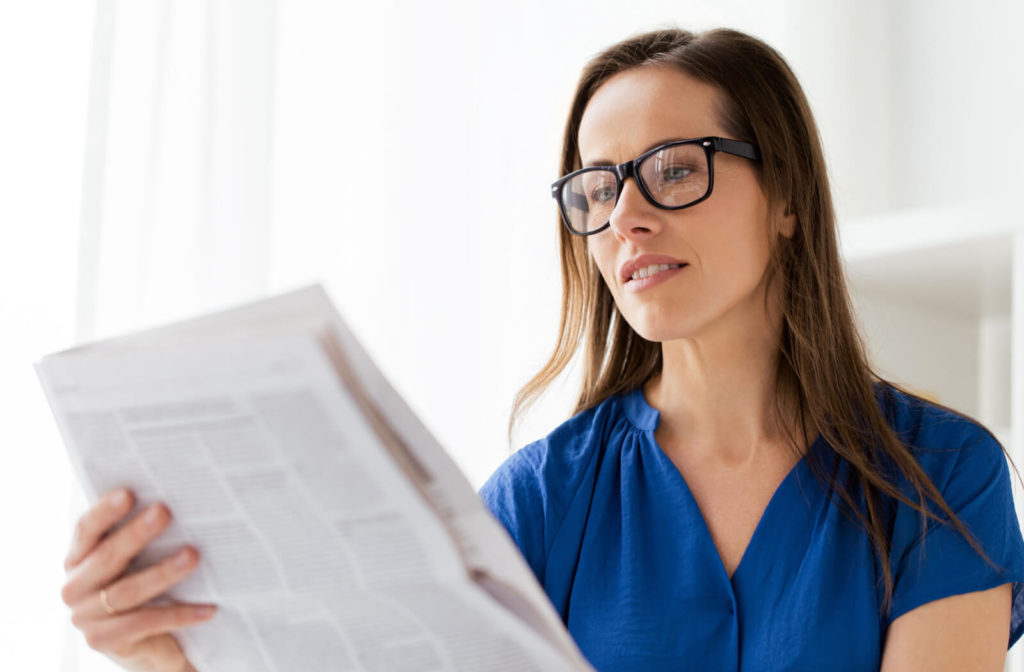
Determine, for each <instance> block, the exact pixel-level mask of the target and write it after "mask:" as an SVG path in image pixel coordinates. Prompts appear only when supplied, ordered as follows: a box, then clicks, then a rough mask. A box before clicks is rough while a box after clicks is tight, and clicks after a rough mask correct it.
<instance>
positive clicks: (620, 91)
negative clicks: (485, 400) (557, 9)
mask: <svg viewBox="0 0 1024 672" xmlns="http://www.w3.org/2000/svg"><path fill="white" fill-rule="evenodd" d="M561 170H562V175H563V177H562V178H561V179H559V180H558V181H556V182H555V183H554V185H552V194H553V196H554V197H555V199H556V201H557V202H558V206H559V210H560V215H561V222H560V224H559V227H560V232H561V233H560V235H561V251H562V254H561V259H562V277H563V283H564V286H565V291H564V294H563V307H562V311H563V313H562V315H563V317H562V325H561V334H560V340H559V347H558V348H557V349H556V351H555V353H554V354H553V356H552V357H551V360H550V361H549V362H548V364H547V365H546V367H545V368H544V369H543V370H542V371H541V372H540V373H538V374H537V376H535V377H534V379H533V380H531V381H530V382H529V383H528V384H527V385H526V387H524V389H523V390H522V391H521V392H520V395H519V396H518V397H517V400H516V406H515V408H514V409H513V418H512V421H513V422H514V420H515V417H516V415H517V413H518V412H519V410H520V409H521V407H522V406H523V404H524V403H525V402H528V401H529V400H531V399H532V398H534V397H535V396H536V395H537V394H539V393H540V392H541V391H542V390H543V388H544V387H545V386H546V385H547V384H548V383H549V382H550V381H551V380H552V379H554V378H555V377H556V376H557V375H558V374H559V373H560V372H561V371H562V370H563V369H564V368H565V366H566V365H567V363H568V362H569V361H570V359H571V358H572V356H573V355H574V351H575V349H576V348H577V347H578V344H579V343H580V340H581V338H585V339H586V342H585V344H584V345H583V348H584V353H585V362H584V373H583V385H582V392H581V394H580V398H579V401H578V403H577V408H576V410H575V415H574V417H572V418H571V419H570V420H568V421H566V422H565V423H564V424H562V425H561V426H560V427H558V428H557V429H555V430H554V431H553V432H552V433H551V434H549V435H548V436H547V437H545V438H544V439H541V440H540V441H537V442H535V443H532V444H530V445H528V446H526V447H525V448H523V449H522V450H520V451H519V452H517V453H516V454H514V455H513V456H511V457H510V458H509V459H508V460H507V461H506V462H505V464H503V465H502V466H501V467H500V468H499V469H498V470H497V471H496V472H495V473H494V474H493V475H492V476H491V478H490V479H489V480H488V482H487V483H486V484H485V485H484V486H483V488H482V489H481V492H480V494H481V496H482V497H483V498H484V500H485V501H486V502H487V504H488V505H489V506H490V508H491V510H492V511H493V512H494V514H495V515H496V516H497V517H498V519H499V520H501V522H502V523H503V524H504V525H505V527H506V528H507V529H508V531H509V533H510V534H511V536H512V538H513V539H514V540H515V542H516V543H517V544H518V546H519V548H520V550H521V551H522V553H523V555H524V556H525V558H526V559H527V561H528V562H529V564H530V566H531V568H532V569H533V571H534V573H535V574H536V576H537V579H538V580H539V581H540V583H541V584H542V585H543V587H544V589H545V590H546V591H547V594H548V595H549V597H550V598H551V600H552V602H553V603H554V605H555V607H556V609H557V610H558V611H559V612H560V614H561V616H562V618H563V620H564V621H565V622H566V624H567V625H568V628H569V631H570V633H571V634H572V635H573V637H574V639H575V640H576V642H577V643H578V644H579V646H580V648H581V650H582V652H583V653H584V655H586V656H587V658H588V659H589V660H590V661H591V663H593V665H594V666H595V667H596V668H597V669H599V670H602V671H606V670H681V669H685V670H765V671H768V670H865V671H866V670H878V669H879V668H880V667H881V669H882V670H883V671H885V672H901V671H906V670H930V671H936V670H991V671H992V672H996V671H997V670H1002V669H1003V664H1004V661H1005V657H1006V650H1007V645H1008V644H1012V643H1013V642H1014V641H1016V639H1017V638H1019V637H1020V635H1021V631H1022V629H1024V624H1022V620H1024V591H1022V585H1024V584H1022V583H1021V582H1022V581H1024V539H1022V537H1021V532H1020V529H1019V526H1018V522H1017V519H1016V516H1015V513H1014V508H1013V503H1012V499H1011V494H1010V480H1009V470H1008V467H1007V464H1006V460H1005V458H1004V452H1003V450H1002V448H1001V446H1000V445H999V444H998V442H997V441H996V440H995V439H994V438H993V437H992V435H991V434H990V433H989V432H987V431H986V430H985V429H984V428H983V427H981V426H980V425H979V424H977V423H976V422H974V421H972V420H971V419H969V418H966V417H964V416H962V415H960V414H958V413H956V412H954V411H952V410H951V409H948V408H945V407H942V406H939V405H937V404H933V403H929V402H927V401H924V400H922V399H919V398H917V397H915V396H913V395H911V394H909V393H907V392H906V391H905V390H902V389H900V388H898V387H896V386H895V385H891V384H888V383H886V382H885V381H882V380H880V379H879V378H878V377H877V376H875V375H874V374H873V372H872V371H871V369H870V368H869V366H868V363H867V359H866V357H865V354H864V349H863V347H862V345H861V342H860V341H859V339H858V337H857V332H856V330H855V326H854V323H853V318H852V315H851V309H850V303H849V298H848V295H847V291H846V288H845V286H844V282H843V274H842V267H841V264H840V259H839V255H838V252H837V246H836V233H835V230H836V225H835V217H834V214H833V210H832V203H831V198H830V195H829V188H828V183H827V178H826V166H825V161H824V158H823V155H822V151H821V147H820V144H819V140H818V134H817V130H816V127H815V124H814V121H813V118H812V115H811V113H810V109H809V107H808V104H807V101H806V99H805V97H804V95H803V93H802V91H801V89H800V87H799V84H798V83H797V82H796V80H795V78H794V76H793V74H792V72H791V71H790V69H789V68H788V67H787V65H786V64H785V62H784V61H783V60H782V58H781V57H780V56H779V55H778V54H777V53H776V52H775V51H773V50H772V49H771V48H770V47H768V46H767V45H765V44H763V43H762V42H760V41H758V40H756V39H754V38H751V37H749V36H747V35H744V34H742V33H737V32H734V31H727V30H716V31H710V32H707V33H704V34H701V35H693V34H690V33H687V32H683V31H678V30H664V31H657V32H652V33H648V34H644V35H640V36H637V37H634V38H631V39H628V40H626V41H624V42H622V43H620V44H617V45H614V46H612V47H610V48H609V49H607V50H606V51H604V52H603V53H601V54H599V55H598V56H596V57H595V58H594V59H593V60H592V61H591V62H590V63H589V64H588V66H587V67H586V69H585V70H584V73H583V76H582V77H581V80H580V82H579V86H578V88H577V90H576V94H575V98H574V100H573V103H572V107H571V111H570V115H569V120H568V124H567V127H566V132H565V141H564V147H563V153H562V168H561ZM638 269H639V270H638ZM510 424H511V423H510ZM904 442H905V443H904ZM829 493H831V494H829ZM922 515H925V516H927V518H926V519H925V522H926V526H924V527H922ZM1011 612H1012V618H1011Z"/></svg>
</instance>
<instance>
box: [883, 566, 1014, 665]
mask: <svg viewBox="0 0 1024 672" xmlns="http://www.w3.org/2000/svg"><path fill="white" fill-rule="evenodd" d="M1011 588H1012V585H1011V584H1009V583H1004V584H1003V585H1001V586H996V587H995V588H991V589H989V590H981V591H978V592H974V593H964V594H963V595H953V596H951V597H946V598H943V599H941V600H934V601H932V602H927V603H925V604H922V605H921V606H920V607H917V608H916V609H912V610H910V611H908V612H907V613H905V614H903V615H902V616H900V617H899V618H897V619H896V620H894V621H893V622H892V624H891V625H890V626H889V633H888V635H887V636H886V641H885V650H884V651H883V652H882V668H881V672H918V671H919V670H920V671H921V672H924V671H925V670H927V671H928V672H945V671H948V672H1002V670H1003V667H1004V666H1005V664H1006V645H1007V643H1008V642H1009V639H1010V599H1011Z"/></svg>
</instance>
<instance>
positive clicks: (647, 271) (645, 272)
mask: <svg viewBox="0 0 1024 672" xmlns="http://www.w3.org/2000/svg"><path fill="white" fill-rule="evenodd" d="M685 265H686V264H651V265H650V266H648V267H646V268H639V269H637V270H636V271H635V272H634V273H633V275H632V277H630V278H629V279H630V280H639V279H640V278H646V277H647V276H649V275H654V274H655V273H661V272H662V271H667V270H668V269H670V268H681V267H682V266H685Z"/></svg>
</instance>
